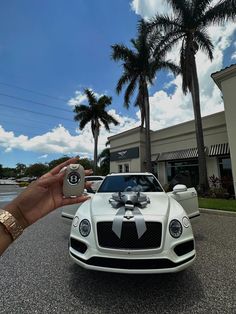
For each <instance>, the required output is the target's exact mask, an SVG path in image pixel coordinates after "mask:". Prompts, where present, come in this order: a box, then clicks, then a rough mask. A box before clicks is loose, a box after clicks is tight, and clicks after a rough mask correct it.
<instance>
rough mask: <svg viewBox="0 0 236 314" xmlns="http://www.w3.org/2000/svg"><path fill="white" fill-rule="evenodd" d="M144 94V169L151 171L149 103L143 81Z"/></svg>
mask: <svg viewBox="0 0 236 314" xmlns="http://www.w3.org/2000/svg"><path fill="white" fill-rule="evenodd" d="M144 84H145V87H144V90H145V96H144V102H145V104H144V106H145V138H146V143H145V149H146V171H148V172H152V161H151V138H150V104H149V95H148V88H147V83H146V82H145V83H144Z"/></svg>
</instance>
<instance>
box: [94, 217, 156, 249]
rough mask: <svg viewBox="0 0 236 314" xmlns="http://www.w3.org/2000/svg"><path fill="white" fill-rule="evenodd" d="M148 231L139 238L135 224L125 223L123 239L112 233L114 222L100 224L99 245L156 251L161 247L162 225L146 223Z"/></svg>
mask: <svg viewBox="0 0 236 314" xmlns="http://www.w3.org/2000/svg"><path fill="white" fill-rule="evenodd" d="M146 227H147V230H146V232H145V233H144V234H143V235H142V236H141V238H140V239H139V238H138V234H137V230H136V225H135V222H130V221H128V222H123V224H122V231H121V237H120V238H119V237H117V235H116V234H115V233H114V232H113V231H112V222H98V223H97V235H98V244H99V246H101V247H105V248H113V249H135V250H142V249H154V248H159V247H160V245H161V233H162V224H161V223H160V222H146Z"/></svg>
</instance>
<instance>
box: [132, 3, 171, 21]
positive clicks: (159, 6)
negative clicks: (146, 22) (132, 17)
mask: <svg viewBox="0 0 236 314" xmlns="http://www.w3.org/2000/svg"><path fill="white" fill-rule="evenodd" d="M131 8H132V10H134V12H135V13H136V14H138V15H141V16H142V17H143V18H150V17H153V16H154V15H155V14H156V13H157V12H158V13H159V14H164V13H167V12H169V11H170V8H169V7H168V5H167V4H166V1H164V0H133V1H132V2H131Z"/></svg>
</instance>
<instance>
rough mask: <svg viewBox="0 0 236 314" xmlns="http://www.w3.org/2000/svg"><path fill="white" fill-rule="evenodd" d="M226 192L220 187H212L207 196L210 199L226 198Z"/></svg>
mask: <svg viewBox="0 0 236 314" xmlns="http://www.w3.org/2000/svg"><path fill="white" fill-rule="evenodd" d="M227 194H228V193H227V190H226V189H225V188H222V187H212V188H210V190H209V196H210V197H212V198H226V197H227Z"/></svg>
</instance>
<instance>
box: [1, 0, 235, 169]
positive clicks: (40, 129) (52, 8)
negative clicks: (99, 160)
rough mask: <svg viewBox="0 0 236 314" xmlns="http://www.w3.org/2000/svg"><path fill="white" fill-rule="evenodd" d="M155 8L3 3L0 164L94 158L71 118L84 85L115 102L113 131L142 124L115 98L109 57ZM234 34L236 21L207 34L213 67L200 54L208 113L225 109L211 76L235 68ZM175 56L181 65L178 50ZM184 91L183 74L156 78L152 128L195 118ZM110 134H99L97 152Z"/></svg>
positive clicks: (136, 0)
mask: <svg viewBox="0 0 236 314" xmlns="http://www.w3.org/2000/svg"><path fill="white" fill-rule="evenodd" d="M157 10H158V11H159V12H161V13H162V12H166V10H167V8H166V6H165V4H164V2H163V1H161V0H133V1H128V0H119V1H107V0H100V1H91V0H70V1H65V0H57V1H56V0H51V1H46V0H41V1H32V0H21V1H14V2H12V1H7V0H3V1H1V3H0V29H1V32H0V108H1V116H0V164H2V165H3V166H15V164H16V163H18V162H22V163H25V164H32V163H35V162H47V161H50V160H52V159H54V158H58V157H61V156H63V155H75V154H79V155H81V156H88V157H90V156H92V152H93V141H92V137H91V132H90V128H89V126H87V127H86V128H85V130H84V131H82V132H81V131H79V130H78V125H77V124H76V123H75V122H74V121H73V112H72V110H73V106H74V104H76V103H81V102H84V96H83V88H92V89H93V90H94V91H95V92H96V93H97V95H98V96H99V95H102V94H107V95H109V96H112V97H113V102H112V105H111V106H110V113H111V114H113V115H114V116H115V117H116V118H117V119H118V120H119V121H120V126H118V127H112V128H111V129H112V130H111V134H115V133H117V132H120V131H123V130H126V129H129V128H131V127H134V126H137V125H139V112H137V110H136V109H134V108H133V107H132V106H131V107H130V110H129V111H128V110H127V109H125V108H124V107H123V99H122V95H121V96H117V95H116V93H115V85H116V82H117V80H118V78H119V76H120V75H121V67H120V66H119V65H118V64H117V63H115V62H113V61H112V60H111V58H110V55H111V48H110V46H111V45H112V44H115V43H124V44H126V45H129V41H130V39H131V38H134V37H135V35H136V25H137V21H138V19H139V18H140V17H141V16H142V17H151V16H152V15H153V14H155V13H156V12H157ZM235 29H236V28H235V26H234V24H233V23H228V24H227V25H224V26H221V27H219V28H218V29H217V32H216V31H215V28H212V29H210V30H209V32H210V34H211V35H212V38H213V41H214V43H215V59H214V61H213V63H210V62H209V61H208V60H207V59H206V57H205V56H204V55H203V54H201V53H200V54H199V56H198V60H197V61H198V70H199V79H200V84H202V85H200V86H202V90H201V92H202V93H201V98H202V114H203V115H206V114H211V113H214V112H217V111H221V110H223V104H222V100H221V97H220V93H219V91H218V89H217V87H216V86H215V85H214V83H213V82H212V80H211V78H210V74H211V73H212V72H215V71H218V70H220V69H221V68H222V67H225V66H228V65H230V64H232V63H235V60H236V54H235V50H236V36H235ZM170 58H171V59H173V60H178V54H176V51H175V52H172V53H170ZM180 86H181V79H180V77H177V78H173V77H172V76H170V75H169V74H168V73H158V75H157V81H156V83H155V85H154V86H153V87H151V88H150V103H151V106H152V109H151V110H152V112H151V115H152V121H151V123H152V129H154V130H157V129H160V128H163V127H167V126H170V125H173V124H177V123H180V122H183V121H187V120H189V119H192V118H193V113H192V107H191V100H190V97H189V96H187V97H184V96H183V95H182V92H181V89H180ZM19 87H20V88H19ZM30 91H31V92H30ZM32 91H34V92H32ZM42 94H44V95H42ZM46 95H48V96H53V97H55V98H53V97H48V96H46ZM30 101H31V102H30ZM33 112H37V114H36V113H33ZM111 134H108V133H107V132H105V131H104V130H101V136H100V139H99V150H100V151H101V150H102V149H103V148H104V145H105V142H106V139H107V136H109V135H111Z"/></svg>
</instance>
